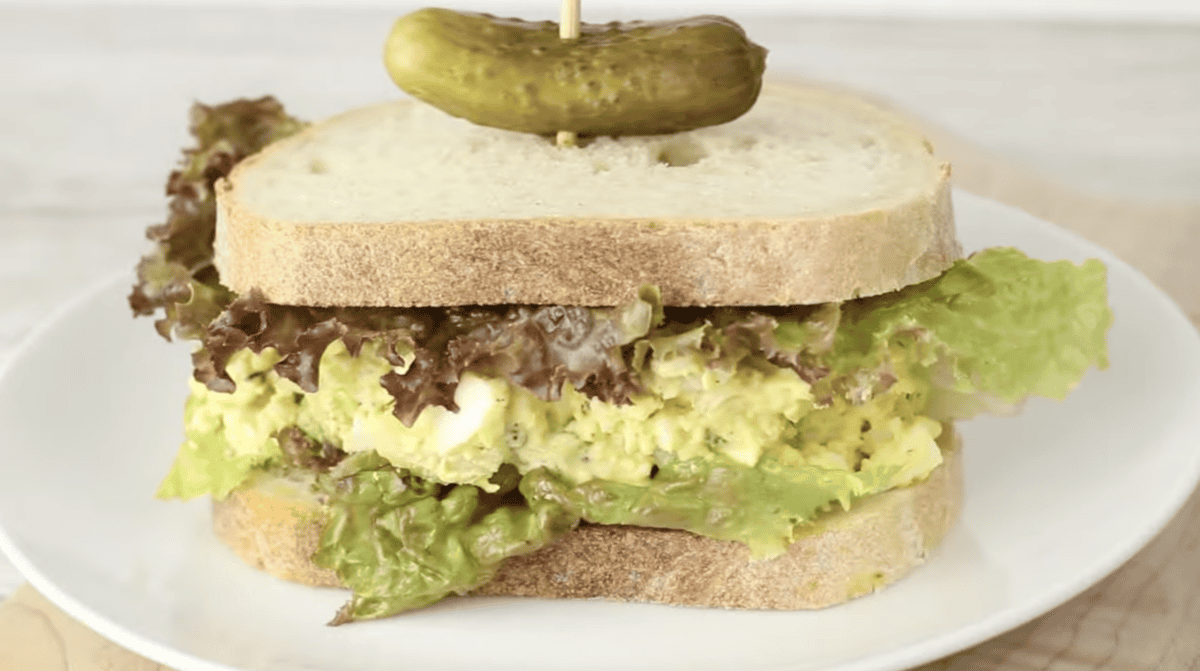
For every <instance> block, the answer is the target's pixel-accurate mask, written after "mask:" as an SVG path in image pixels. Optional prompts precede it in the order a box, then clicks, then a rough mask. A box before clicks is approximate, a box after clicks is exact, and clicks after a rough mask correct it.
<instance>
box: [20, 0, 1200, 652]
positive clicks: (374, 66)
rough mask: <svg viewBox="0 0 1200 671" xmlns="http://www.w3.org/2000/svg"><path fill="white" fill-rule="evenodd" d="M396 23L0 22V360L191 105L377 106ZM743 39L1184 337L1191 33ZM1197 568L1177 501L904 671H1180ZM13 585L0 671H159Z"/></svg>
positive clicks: (23, 13)
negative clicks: (1118, 557)
mask: <svg viewBox="0 0 1200 671" xmlns="http://www.w3.org/2000/svg"><path fill="white" fill-rule="evenodd" d="M732 4H733V3H731V5H732ZM398 11H400V10H374V9H359V10H334V9H326V10H304V11H285V10H266V9H258V10H248V9H237V8H223V9H213V10H196V9H188V8H185V7H169V8H159V7H154V6H136V5H130V6H118V5H112V6H88V7H72V8H62V7H49V8H36V7H32V6H31V7H12V6H0V92H2V93H0V100H2V101H3V103H2V104H0V365H2V364H3V362H4V361H6V360H7V359H8V358H10V357H11V355H12V352H13V351H14V349H15V347H16V345H17V343H18V342H19V341H20V340H21V338H23V337H24V336H25V335H26V334H27V333H28V332H29V330H30V329H31V328H32V327H33V325H34V324H36V323H37V322H38V321H40V320H41V319H43V318H45V317H46V316H47V315H48V314H49V313H50V312H51V311H52V310H53V309H54V307H55V306H56V305H57V304H58V303H60V302H61V301H63V300H65V299H66V298H68V297H69V296H71V295H73V294H75V293H76V292H78V291H79V290H81V289H82V288H84V287H86V286H87V285H89V284H90V283H92V282H94V281H95V280H96V279H97V278H98V277H101V276H103V275H105V274H107V273H108V272H109V271H111V270H113V269H119V268H128V267H130V266H131V265H132V263H133V260H134V259H136V258H137V256H138V255H139V254H140V253H141V252H142V251H144V249H145V247H144V241H143V239H142V237H141V232H142V230H143V229H144V227H145V226H146V225H147V224H149V223H153V222H156V221H159V220H161V219H162V217H163V210H164V207H165V202H164V200H163V197H162V184H163V180H164V177H165V174H166V172H167V171H168V170H169V169H170V167H171V166H172V165H173V163H174V161H175V160H176V158H177V156H178V153H177V152H178V149H179V147H181V146H183V145H184V144H185V143H186V142H187V138H186V135H185V132H184V126H185V113H186V109H187V106H188V105H189V104H190V102H191V101H192V100H193V99H199V100H203V101H208V102H216V101H221V100H224V99H228V98H232V97H236V96H240V95H261V94H262V93H268V92H269V93H273V94H275V95H277V96H279V97H280V98H281V99H282V100H284V101H285V102H286V103H287V104H288V105H289V108H291V109H292V110H293V111H294V112H296V113H298V114H300V115H302V116H305V117H309V118H316V117H320V116H323V115H326V114H329V113H332V112H335V111H338V110H340V109H342V108H345V107H349V106H352V105H357V104H363V103H367V102H371V101H374V100H378V99H381V98H386V97H390V96H393V95H394V93H393V89H392V88H391V84H390V83H389V82H388V81H387V77H386V74H384V73H383V70H382V67H381V66H379V65H378V62H377V59H378V49H379V44H380V43H381V41H382V36H383V34H384V33H385V32H386V30H387V27H388V25H389V23H390V18H391V17H392V16H393V15H394V14H396V13H397V12H398ZM730 11H733V10H732V9H731V10H730ZM589 18H590V19H596V20H599V19H600V18H602V17H589ZM745 24H746V27H747V29H748V30H749V31H750V32H751V34H752V35H754V36H755V39H756V40H758V41H760V42H762V43H763V44H765V45H766V46H767V47H769V48H770V49H771V50H772V52H771V57H770V59H771V60H770V61H769V66H770V68H771V71H772V72H773V73H775V74H777V75H778V74H787V75H798V76H807V77H814V78H818V79H823V80H827V81H832V82H837V83H839V84H841V85H845V86H849V87H852V88H856V89H860V90H865V91H870V92H872V93H874V94H876V95H879V96H882V97H883V98H884V99H887V100H890V101H892V102H893V103H894V104H896V105H898V106H899V107H901V108H902V109H906V110H908V111H910V112H911V113H912V114H913V115H914V117H915V118H917V119H920V121H921V123H923V124H924V125H926V127H928V128H930V134H931V135H932V136H933V139H934V142H935V144H936V145H937V147H938V149H939V151H940V153H942V154H943V155H944V156H946V157H947V158H949V159H950V160H951V161H952V162H953V163H954V166H955V181H956V183H957V184H958V185H959V186H961V187H964V188H966V189H967V190H970V191H973V192H975V193H978V194H981V195H985V196H989V197H992V198H995V199H997V200H1000V201H1002V202H1006V203H1009V204H1013V205H1016V206H1018V207H1022V208H1023V209H1026V210H1028V211H1029V212H1031V213H1033V214H1035V215H1037V216H1039V217H1042V218H1044V219H1047V220H1049V221H1053V222H1055V223H1058V224H1061V225H1063V226H1066V227H1067V228H1071V229H1072V230H1075V231H1076V232H1079V233H1080V234H1082V235H1084V236H1086V237H1089V238H1091V239H1093V240H1095V241H1097V242H1100V243H1101V244H1103V245H1105V246H1107V247H1109V248H1110V249H1112V250H1113V251H1114V252H1116V253H1117V255H1118V256H1121V257H1122V258H1124V259H1125V260H1126V261H1129V262H1130V263H1132V264H1133V265H1134V266H1136V267H1138V268H1139V269H1141V270H1142V271H1143V272H1144V273H1146V274H1147V275H1148V276H1149V277H1150V278H1151V279H1152V280H1154V281H1155V282H1156V283H1157V284H1158V285H1159V286H1160V287H1162V288H1163V289H1164V290H1166V291H1167V292H1168V293H1169V294H1171V295H1172V296H1173V297H1174V298H1175V299H1176V300H1177V301H1178V302H1179V303H1180V304H1181V306H1182V307H1183V308H1184V310H1185V312H1187V313H1188V314H1189V316H1191V318H1192V319H1193V321H1194V322H1200V188H1198V187H1200V27H1198V26H1196V25H1182V26H1171V25H1141V26H1139V25H1125V24H1109V25H1089V26H1085V25H1070V24H1051V23H1047V24H1037V23H1013V24H994V23H964V22H945V21H928V22H883V21H867V20H859V21H849V20H846V21H837V20H831V19H820V20H812V19H804V18H800V17H785V18H781V19H779V20H767V19H762V18H755V19H752V20H747V21H745ZM1197 449H1200V446H1198V447H1197ZM1198 575H1200V498H1198V497H1197V496H1194V497H1193V498H1192V500H1191V501H1190V502H1189V503H1188V505H1187V507H1186V508H1185V509H1184V511H1183V512H1182V513H1181V514H1180V515H1179V516H1177V517H1176V518H1175V520H1174V521H1173V522H1172V523H1171V525H1170V526H1168V527H1167V529H1166V530H1165V531H1164V532H1163V533H1162V534H1161V535H1160V536H1159V537H1158V538H1157V539H1155V541H1154V542H1153V543H1152V544H1151V545H1150V546H1149V547H1148V548H1146V549H1145V550H1144V551H1142V552H1141V553H1140V554H1138V555H1137V556H1136V557H1135V558H1134V559H1133V560H1132V561H1130V562H1129V563H1128V564H1126V565H1125V566H1124V567H1122V568H1121V569H1120V570H1119V571H1117V572H1116V573H1114V574H1113V575H1112V576H1110V577H1109V578H1107V579H1106V580H1104V581H1102V582H1101V583H1100V584H1098V585H1097V586H1095V587H1094V588H1092V589H1091V590H1089V591H1088V592H1086V593H1085V594H1083V595H1081V596H1080V597H1078V598H1076V599H1074V600H1072V601H1070V602H1068V603H1067V604H1065V605H1063V606H1062V607H1060V608H1058V609H1056V610H1054V611H1052V612H1051V613H1049V614H1048V615H1046V616H1044V617H1042V618H1039V619H1038V620H1035V621H1034V622H1032V623H1030V624H1028V625H1026V626H1024V627H1021V628H1019V629H1017V630H1015V631H1012V632H1009V633H1008V634H1006V635H1003V636H1001V637H999V638H996V639H994V640H992V641H990V642H988V643H985V644H983V645H981V646H979V647H977V648H975V649H973V650H970V651H967V652H964V653H962V654H959V655H956V656H954V657H952V658H950V659H947V660H943V661H941V662H938V663H935V664H931V665H928V666H927V667H924V668H925V669H956V670H958V669H963V670H975V669H982V670H992V669H996V670H1003V671H1022V670H1025V669H1044V670H1047V671H1076V670H1080V671H1092V670H1100V669H1166V670H1168V671H1197V670H1200V578H1197V576H1198ZM20 583H21V579H20V577H19V575H18V574H17V573H16V572H15V570H14V569H13V568H12V567H11V566H10V565H9V564H8V563H7V562H6V561H5V560H4V559H3V558H2V557H0V597H4V596H9V600H8V601H7V602H6V603H5V604H4V605H3V606H0V671H17V670H20V671H42V670H43V669H45V670H50V669H54V670H56V671H57V670H58V669H70V670H73V671H92V670H97V671H98V670H100V669H104V670H106V671H150V670H152V669H153V670H157V669H160V668H162V667H159V666H158V665H155V664H152V663H149V662H147V661H145V660H141V659H139V658H135V657H133V656H132V655H129V654H128V653H125V652H124V651H121V650H119V649H117V648H115V647H114V646H112V645H111V644H109V643H107V642H106V641H104V640H103V639H101V638H100V637H98V636H97V635H95V634H93V633H92V632H90V631H88V630H86V629H85V628H83V627H82V626H80V625H78V624H77V623H74V622H73V621H71V620H70V619H69V618H66V617H65V616H63V615H62V614H61V613H59V612H58V611H57V610H56V609H54V608H53V607H52V606H50V605H49V604H47V603H46V602H45V601H44V599H42V598H41V597H40V595H38V594H37V593H36V592H34V591H32V590H31V589H29V588H28V587H20V588H18V586H19V585H20Z"/></svg>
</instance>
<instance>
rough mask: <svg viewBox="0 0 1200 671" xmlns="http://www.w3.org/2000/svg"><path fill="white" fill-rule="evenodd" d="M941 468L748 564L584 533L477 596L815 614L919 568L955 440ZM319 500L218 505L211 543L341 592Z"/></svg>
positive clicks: (710, 543) (935, 540) (947, 521)
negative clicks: (321, 542)
mask: <svg viewBox="0 0 1200 671" xmlns="http://www.w3.org/2000/svg"><path fill="white" fill-rule="evenodd" d="M939 443H940V444H941V445H942V451H943V454H944V455H945V462H944V463H943V464H942V465H941V466H939V467H938V468H937V469H936V470H934V471H933V473H931V474H930V476H929V477H928V478H927V479H926V480H924V481H923V482H920V483H918V484H916V485H913V486H911V487H906V488H903V489H897V490H892V491H888V492H884V493H882V494H879V495H876V496H873V497H870V498H867V499H865V500H862V501H860V502H858V503H857V504H856V505H855V506H854V507H853V508H852V509H851V510H850V511H848V512H838V513H833V514H831V515H828V516H826V517H824V518H822V520H821V521H820V522H819V523H818V524H817V525H816V526H815V528H814V529H813V530H812V531H811V532H810V533H808V534H807V535H805V536H802V537H801V538H800V539H798V540H797V541H796V542H795V543H793V545H792V546H791V548H790V549H789V550H788V551H787V552H786V553H785V554H783V555H781V556H779V557H775V558H773V559H769V560H761V561H755V560H753V559H752V558H751V557H750V553H749V550H748V549H747V548H746V546H744V545H742V544H740V543H735V542H730V541H718V540H712V539H709V538H704V537H701V536H697V535H695V534H692V533H689V532H686V531H677V530H670V529H651V528H643V527H628V526H599V525H584V526H581V527H579V528H577V529H576V530H575V531H573V532H571V533H570V534H568V535H566V536H564V537H563V538H561V539H560V540H558V541H556V542H555V543H553V544H551V545H549V546H547V547H545V548H542V549H541V550H539V551H537V552H534V553H532V554H529V555H524V556H519V557H513V558H510V559H508V560H507V561H506V562H505V563H504V564H503V566H501V568H500V571H499V572H498V573H497V575H496V576H495V577H494V578H493V579H492V580H491V581H490V582H489V583H487V584H485V585H483V586H482V587H480V588H478V589H477V590H475V592H473V594H476V595H490V596H501V595H507V596H531V597H541V598H556V599H561V598H571V599H579V598H603V599H610V600H619V601H641V602H653V603H663V604H676V605H688V606H705V607H722V608H753V609H786V610H798V609H811V608H823V607H826V606H831V605H834V604H838V603H842V602H844V601H848V600H850V599H853V598H855V597H858V596H862V595H864V594H868V593H870V592H872V591H874V590H876V589H878V588H880V587H883V586H885V585H888V584H891V583H893V582H895V581H896V580H899V579H900V578H901V577H903V576H904V575H905V574H907V573H908V572H909V571H911V570H912V569H913V568H914V567H916V566H918V565H920V564H922V563H924V561H925V560H926V558H927V557H928V556H929V555H930V553H932V552H933V551H934V550H935V549H936V548H937V547H938V546H939V545H941V543H942V540H943V539H944V538H945V536H946V534H947V533H948V532H949V531H950V529H951V528H952V527H953V525H954V523H955V521H956V520H957V519H958V516H959V513H960V511H961V508H962V463H961V461H962V460H961V452H962V450H961V449H958V445H957V443H958V438H957V434H956V433H955V432H954V431H953V429H951V428H950V427H947V430H946V431H944V432H943V436H942V438H939ZM319 510H320V507H319V505H318V504H317V503H316V502H315V501H314V500H311V499H309V500H307V501H305V500H303V497H296V496H289V495H283V496H280V495H279V494H278V493H270V492H265V491H264V490H263V489H261V488H256V487H250V488H243V489H240V490H237V491H235V492H234V493H233V494H231V495H230V496H229V497H228V498H227V499H225V500H224V501H220V502H215V503H214V504H213V525H214V529H215V530H216V533H217V536H218V537H219V538H220V539H221V540H222V541H223V542H224V543H225V544H226V545H228V546H229V547H230V548H232V549H233V550H234V552H235V553H237V555H238V556H240V557H241V558H242V559H243V560H245V561H246V562H247V563H248V564H250V565H252V566H255V567H257V568H260V569H263V570H265V571H267V572H268V573H270V574H272V575H274V576H276V577H279V578H283V579H285V580H291V581H294V582H300V583H303V584H307V585H314V586H338V585H340V583H339V581H338V580H337V577H336V576H335V575H334V574H333V572H331V571H328V570H325V569H320V568H318V567H316V566H314V565H313V564H312V563H311V561H309V559H308V558H309V557H310V556H311V554H312V553H313V552H314V551H315V550H316V548H317V543H318V539H319V536H320V533H321V528H322V526H323V524H324V518H323V517H322V516H321V515H319V514H315V513H317V511H319Z"/></svg>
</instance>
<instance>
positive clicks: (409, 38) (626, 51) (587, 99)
mask: <svg viewBox="0 0 1200 671" xmlns="http://www.w3.org/2000/svg"><path fill="white" fill-rule="evenodd" d="M766 54H767V50H766V49H764V48H762V47H760V46H758V45H757V44H754V43H753V42H751V41H750V40H748V39H747V38H746V33H745V32H744V31H743V30H742V28H741V26H739V25H738V24H736V23H734V22H733V21H731V20H729V19H726V18H724V17H719V16H697V17H693V18H689V19H682V20H677V21H656V22H643V21H635V22H631V23H618V22H613V23H607V24H587V23H585V24H583V25H582V26H580V36H579V37H578V38H575V39H570V40H564V39H561V38H560V37H559V36H558V24H557V23H554V22H553V21H542V22H538V23H534V22H529V21H521V20H519V19H501V18H496V17H494V16H491V15H490V14H472V13H462V12H455V11H451V10H448V9H437V8H428V9H421V10H418V11H416V12H413V13H411V14H408V15H407V16H404V17H402V18H400V19H399V20H397V21H396V24H395V26H394V27H393V28H392V32H391V34H390V35H389V36H388V40H387V44H386V46H385V47H384V61H385V62H386V64H387V68H388V72H389V73H390V74H391V76H392V79H393V80H394V81H395V82H396V84H397V85H399V86H400V88H402V89H404V90H405V91H406V92H408V93H409V94H410V95H412V96H414V97H416V98H419V99H421V100H424V101H425V102H427V103H429V104H431V105H434V106H436V107H438V108H440V109H442V110H443V111H445V112H447V113H449V114H452V115H454V116H457V117H462V118H464V119H467V120H469V121H472V122H474V123H477V124H480V125H483V126H494V127H496V128H505V129H508V130H515V131H523V132H527V133H540V134H553V133H555V132H557V131H572V132H575V133H578V134H580V135H658V134H663V133H676V132H679V131H684V130H690V129H693V128H700V127H703V126H712V125H715V124H719V123H724V122H726V121H732V120H733V119H736V118H737V117H739V116H741V115H742V114H743V113H745V112H746V111H747V110H749V109H750V107H751V106H753V105H754V101H755V100H757V98H758V92H759V90H760V89H761V87H762V74H763V70H764V69H765V67H766Z"/></svg>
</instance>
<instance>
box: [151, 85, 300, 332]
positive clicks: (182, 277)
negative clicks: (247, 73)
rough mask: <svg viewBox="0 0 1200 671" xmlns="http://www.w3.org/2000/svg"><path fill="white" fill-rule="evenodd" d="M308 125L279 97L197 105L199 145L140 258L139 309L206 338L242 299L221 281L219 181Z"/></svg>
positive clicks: (173, 179)
mask: <svg viewBox="0 0 1200 671" xmlns="http://www.w3.org/2000/svg"><path fill="white" fill-rule="evenodd" d="M303 127H304V124H303V123H302V122H300V121H297V120H296V119H294V118H292V117H290V116H288V115H287V113H286V112H285V111H284V109H283V106H282V105H280V104H279V102H278V101H276V100H275V99H274V98H271V97H263V98H259V99H257V100H235V101H232V102H229V103H225V104H223V105H216V106H212V107H210V106H208V105H202V104H200V103H196V104H195V105H193V106H192V110H191V124H190V130H191V134H192V136H193V137H194V138H195V139H196V146H195V147H193V148H192V149H187V150H184V157H183V161H182V165H181V166H180V167H179V168H178V169H177V170H174V171H172V172H171V174H170V176H169V177H168V178H167V195H168V196H170V197H171V202H170V214H169V216H168V218H167V221H166V223H163V224H159V225H155V226H151V227H150V228H148V229H146V237H147V238H149V239H150V240H152V241H153V242H154V243H155V246H154V250H153V251H152V252H150V253H149V254H147V255H146V256H145V257H143V258H142V260H141V262H140V263H139V264H138V267H137V282H136V283H135V284H134V286H133V290H132V292H131V293H130V295H129V306H130V308H131V309H132V310H133V312H134V314H135V315H138V316H150V315H154V314H156V313H157V312H158V311H159V310H162V314H163V316H162V317H161V318H159V319H158V320H157V321H156V322H155V328H156V329H158V333H159V335H161V336H162V337H164V338H166V339H168V340H170V339H171V338H172V337H176V338H185V339H193V340H195V339H199V338H200V336H201V334H202V333H203V332H204V329H205V328H206V327H207V326H208V324H209V323H210V322H212V320H213V319H214V318H216V316H217V315H219V314H220V313H221V311H222V310H223V309H224V308H225V306H226V305H228V304H229V302H230V301H231V300H233V298H234V296H233V293H232V292H230V291H229V290H228V289H226V288H225V287H223V286H221V283H220V281H219V278H218V277H217V272H216V269H215V268H214V267H213V263H212V260H213V233H214V231H215V228H216V221H217V209H216V206H217V203H216V196H215V193H214V191H213V185H214V184H215V183H216V181H217V180H218V179H220V178H222V177H224V176H225V175H227V174H229V171H230V170H232V169H233V166H234V165H236V164H237V163H238V161H241V160H242V159H243V158H245V157H247V156H249V155H251V154H254V153H256V152H258V151H259V150H261V149H262V148H263V147H265V146H267V145H268V144H270V143H272V142H274V141H276V140H280V139H282V138H285V137H287V136H289V135H292V134H293V133H296V132H298V131H299V130H300V129H301V128H303Z"/></svg>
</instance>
